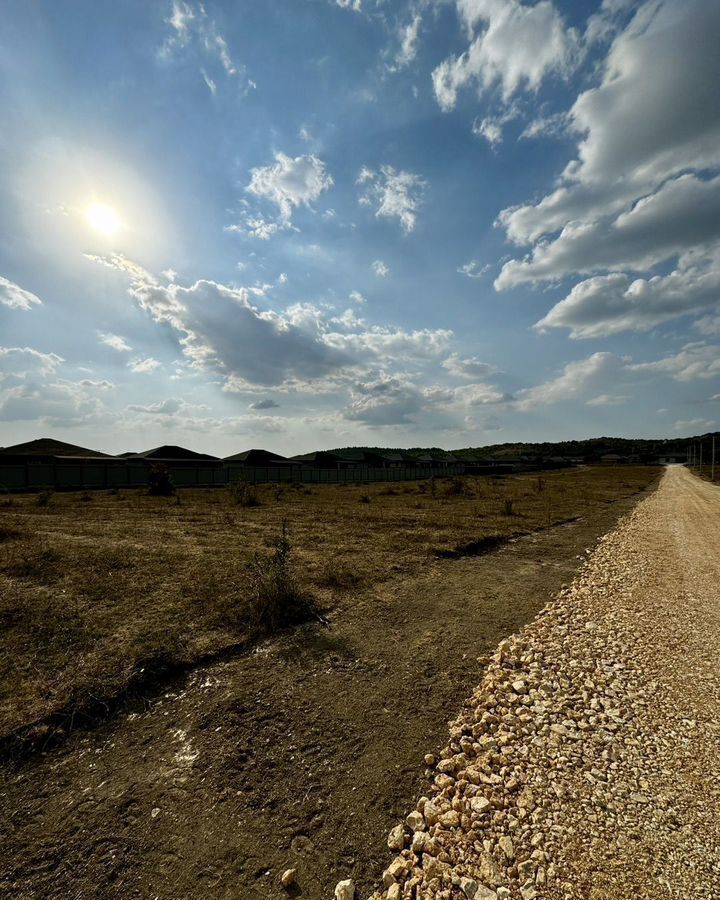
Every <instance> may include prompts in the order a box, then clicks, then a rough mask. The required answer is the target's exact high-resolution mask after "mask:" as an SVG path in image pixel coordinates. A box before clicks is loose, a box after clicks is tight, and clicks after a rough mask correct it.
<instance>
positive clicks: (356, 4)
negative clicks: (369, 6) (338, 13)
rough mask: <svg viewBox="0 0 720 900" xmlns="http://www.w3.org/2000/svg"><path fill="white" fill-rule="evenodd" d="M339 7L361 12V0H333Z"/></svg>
mask: <svg viewBox="0 0 720 900" xmlns="http://www.w3.org/2000/svg"><path fill="white" fill-rule="evenodd" d="M335 3H336V5H337V6H339V7H341V9H351V10H353V12H362V0H335Z"/></svg>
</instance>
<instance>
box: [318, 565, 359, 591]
mask: <svg viewBox="0 0 720 900" xmlns="http://www.w3.org/2000/svg"><path fill="white" fill-rule="evenodd" d="M361 581H362V578H361V577H360V575H358V573H357V572H356V571H355V570H354V569H351V568H350V567H349V566H343V565H341V564H339V563H337V562H329V563H327V564H326V566H325V569H324V570H323V572H322V573H321V574H320V577H319V578H318V580H317V583H318V584H319V585H320V587H326V588H338V589H340V590H346V589H347V588H352V587H357V586H358V585H359V584H360V582H361Z"/></svg>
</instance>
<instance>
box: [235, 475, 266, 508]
mask: <svg viewBox="0 0 720 900" xmlns="http://www.w3.org/2000/svg"><path fill="white" fill-rule="evenodd" d="M228 492H229V493H230V499H231V500H232V502H233V503H234V504H235V506H244V507H247V508H251V507H254V506H261V505H262V504H261V503H260V498H259V497H258V495H257V491H256V490H255V488H254V487H253V486H252V485H251V484H248V482H247V481H233V482H231V483H230V484H229V485H228Z"/></svg>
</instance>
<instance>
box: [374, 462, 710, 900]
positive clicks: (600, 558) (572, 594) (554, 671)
mask: <svg viewBox="0 0 720 900" xmlns="http://www.w3.org/2000/svg"><path fill="white" fill-rule="evenodd" d="M719 542H720V489H718V487H716V486H713V485H711V484H708V483H707V482H704V481H701V480H699V479H698V478H696V477H694V476H693V475H692V474H691V473H690V472H688V471H687V470H686V469H685V468H683V467H681V466H671V467H669V468H668V469H667V471H666V474H665V475H664V477H663V480H662V482H661V485H660V487H659V489H658V490H657V491H656V492H655V493H654V494H652V495H651V496H650V497H648V498H647V499H646V500H644V501H643V502H642V503H640V504H638V505H637V506H636V507H635V509H634V510H633V511H632V513H631V514H630V515H629V516H627V517H625V518H624V519H623V520H622V522H621V523H620V525H619V527H618V528H617V529H616V530H615V531H613V532H611V533H609V534H608V535H606V536H605V537H604V538H603V540H602V541H601V542H600V543H599V544H598V546H597V548H596V550H595V551H594V552H593V554H592V555H591V556H590V557H589V558H588V561H587V564H586V565H585V566H584V567H583V569H582V572H581V573H580V575H579V577H578V578H576V580H575V581H574V582H573V584H572V585H571V586H570V587H569V588H568V589H566V590H565V591H563V592H561V593H560V594H559V595H558V596H557V597H556V598H555V599H553V601H552V602H551V603H550V604H549V605H548V606H547V607H546V609H545V610H544V611H543V614H542V615H540V616H538V617H537V618H535V619H534V620H533V621H532V622H531V623H530V624H529V625H528V626H527V627H526V628H524V629H522V630H521V631H520V632H519V633H517V634H515V635H513V636H512V637H511V638H510V639H506V640H503V641H502V642H501V643H500V645H499V646H498V648H497V650H496V652H495V653H494V654H493V657H492V660H490V662H489V665H488V668H487V670H486V671H485V673H484V675H483V678H482V681H481V682H480V683H479V685H478V687H477V689H476V690H475V691H474V693H473V696H472V698H471V699H470V700H469V701H468V702H467V703H466V705H465V707H464V709H463V710H462V712H461V713H460V715H459V716H458V717H457V718H456V719H455V720H454V721H453V722H452V723H451V726H450V735H449V736H450V740H449V742H448V745H447V746H446V747H445V748H443V750H442V751H441V752H440V754H439V755H438V757H436V758H437V759H438V762H437V767H436V768H435V767H433V770H432V771H431V772H428V774H430V775H431V776H434V777H433V781H434V784H433V785H432V787H431V788H430V790H429V791H428V797H427V798H424V799H422V798H421V799H420V800H419V801H418V804H417V810H415V811H414V812H413V814H412V816H410V817H408V825H412V828H411V827H407V828H406V831H405V835H404V841H405V849H404V850H403V851H402V853H401V854H400V855H399V856H398V857H397V858H396V860H394V861H393V862H392V865H391V867H389V869H388V874H386V880H385V886H386V888H387V890H384V891H382V892H381V893H379V894H377V895H374V896H375V900H389V898H390V897H393V896H394V897H400V896H402V897H411V896H412V897H422V898H424V900H425V898H427V900H436V898H437V900H440V898H443V900H449V898H450V897H453V898H455V897H458V898H460V897H462V896H465V897H472V896H474V897H476V898H479V897H482V898H483V900H491V898H497V900H501V898H511V900H516V898H522V900H541V898H543V900H575V898H577V900H622V898H626V897H633V898H642V900H656V898H658V897H678V898H680V897H681V898H689V897H703V898H708V900H716V898H720V887H719V886H718V885H719V879H720V703H719V702H718V696H719V694H720V676H719V673H718V664H717V650H718V644H720V615H719V611H720V590H719V589H718V584H719V583H720V560H719V559H718V552H717V550H718V545H719ZM426 746H427V745H426ZM430 746H432V745H430ZM433 749H434V748H433ZM398 818H399V820H402V819H404V816H401V817H398ZM401 830H402V826H401ZM402 842H403V836H402V835H400V836H399V838H398V840H397V842H396V846H397V847H398V849H400V847H401V846H402ZM389 861H390V860H389V858H388V862H389ZM363 896H365V895H363Z"/></svg>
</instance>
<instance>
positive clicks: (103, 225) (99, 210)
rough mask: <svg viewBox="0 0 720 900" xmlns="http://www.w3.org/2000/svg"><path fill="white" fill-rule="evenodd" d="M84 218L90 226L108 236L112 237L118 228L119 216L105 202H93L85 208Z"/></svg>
mask: <svg viewBox="0 0 720 900" xmlns="http://www.w3.org/2000/svg"><path fill="white" fill-rule="evenodd" d="M85 218H86V219H87V221H88V223H89V224H90V226H91V227H92V228H94V229H95V230H96V231H101V232H102V233H103V234H106V235H107V236H108V237H112V236H113V235H114V234H115V233H116V232H117V230H118V229H119V228H120V217H119V216H118V214H117V213H116V212H115V210H114V209H113V208H112V207H111V206H107V205H106V204H105V203H93V204H92V206H89V207H88V208H87V210H86V212H85Z"/></svg>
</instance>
